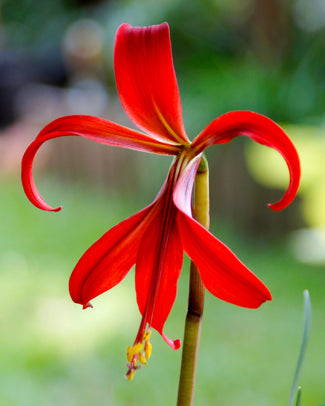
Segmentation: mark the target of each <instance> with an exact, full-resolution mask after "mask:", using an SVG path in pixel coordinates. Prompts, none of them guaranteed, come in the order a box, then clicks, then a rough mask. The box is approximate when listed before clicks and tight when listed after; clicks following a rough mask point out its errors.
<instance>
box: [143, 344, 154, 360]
mask: <svg viewBox="0 0 325 406" xmlns="http://www.w3.org/2000/svg"><path fill="white" fill-rule="evenodd" d="M151 352H152V345H151V343H149V342H146V345H145V347H144V353H145V356H146V358H147V359H149V358H150V357H151Z"/></svg>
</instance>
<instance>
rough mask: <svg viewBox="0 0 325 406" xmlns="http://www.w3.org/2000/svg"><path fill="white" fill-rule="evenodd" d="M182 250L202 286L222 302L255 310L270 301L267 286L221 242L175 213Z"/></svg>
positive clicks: (197, 224) (199, 226)
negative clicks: (198, 274) (189, 259)
mask: <svg viewBox="0 0 325 406" xmlns="http://www.w3.org/2000/svg"><path fill="white" fill-rule="evenodd" d="M177 223H178V226H179V230H180V234H181V238H182V242H183V247H184V250H185V252H186V253H187V255H188V256H189V257H190V258H191V259H192V260H193V262H194V263H195V264H196V266H197V267H198V270H199V272H200V275H201V278H202V282H203V284H204V286H205V287H206V288H207V289H208V290H209V291H210V292H211V293H212V294H213V295H214V296H217V297H218V298H219V299H221V300H225V301H226V302H229V303H233V304H235V305H237V306H242V307H248V308H256V307H259V306H260V305H261V304H262V303H263V302H265V301H266V300H272V297H271V294H270V292H269V291H268V289H267V287H266V286H265V285H264V284H263V283H262V282H261V281H260V280H259V279H258V278H257V277H256V276H255V275H254V274H253V273H252V272H251V271H250V270H249V269H248V268H247V267H246V266H245V265H244V264H243V263H242V262H240V260H239V259H238V258H237V257H236V256H235V254H234V253H233V252H232V251H231V250H230V249H229V248H228V247H227V246H226V245H224V244H223V243H222V242H221V241H219V240H217V239H216V238H215V237H214V236H213V235H212V234H211V233H209V232H208V231H207V230H206V229H205V228H204V227H202V226H201V224H199V223H198V222H197V221H195V220H194V219H192V218H190V217H188V216H187V215H186V214H184V213H182V212H181V211H179V212H178V214H177Z"/></svg>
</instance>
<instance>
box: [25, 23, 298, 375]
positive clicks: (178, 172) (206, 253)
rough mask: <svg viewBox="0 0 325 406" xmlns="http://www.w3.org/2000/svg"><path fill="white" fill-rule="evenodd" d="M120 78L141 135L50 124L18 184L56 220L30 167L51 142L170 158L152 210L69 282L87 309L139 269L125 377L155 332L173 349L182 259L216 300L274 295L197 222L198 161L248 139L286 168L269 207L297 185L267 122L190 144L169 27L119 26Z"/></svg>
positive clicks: (278, 134) (93, 125)
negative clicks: (285, 182) (282, 189)
mask: <svg viewBox="0 0 325 406" xmlns="http://www.w3.org/2000/svg"><path fill="white" fill-rule="evenodd" d="M114 56H115V74H116V83H117V88H118V92H119V95H120V98H121V102H122V105H123V107H124V109H125V111H126V113H127V114H128V116H129V117H130V118H131V119H132V121H133V122H134V123H135V124H136V125H137V126H138V127H139V128H140V129H141V130H143V131H144V133H142V132H139V131H136V130H131V129H129V128H126V127H123V126H120V125H118V124H115V123H113V122H111V121H107V120H103V119H100V118H96V117H91V116H68V117H62V118H59V119H57V120H55V121H53V122H52V123H50V124H49V125H47V126H46V127H45V128H44V129H43V130H42V131H41V132H40V133H39V135H38V136H37V138H36V139H35V140H34V142H32V144H31V145H30V146H29V147H28V149H27V151H26V153H25V155H24V157H23V161H22V182H23V186H24V189H25V193H26V195H27V196H28V198H29V200H30V201H31V202H32V203H33V204H34V205H35V206H36V207H39V208H41V209H43V210H52V211H57V210H60V208H57V209H54V208H52V207H50V206H48V205H47V204H46V203H45V202H44V201H43V199H42V198H41V196H40V195H39V193H38V191H37V189H36V187H35V184H34V182H33V177H32V164H33V160H34V156H35V154H36V152H37V150H38V149H39V147H40V146H41V145H42V144H43V143H44V142H45V141H47V140H49V139H52V138H55V137H62V136H68V135H74V136H81V137H85V138H88V139H91V140H93V141H96V142H99V143H103V144H108V145H113V146H118V147H125V148H131V149H137V150H141V151H146V152H152V153H157V154H167V155H174V156H175V160H174V163H173V164H172V166H171V169H170V171H169V174H168V177H167V180H166V182H165V184H164V186H163V187H162V189H161V191H160V193H159V194H158V196H157V198H156V199H155V201H154V202H153V203H152V204H151V205H150V206H148V207H146V208H145V209H143V210H142V211H140V212H138V213H136V214H134V215H133V216H131V217H130V218H128V219H126V220H124V221H122V222H121V223H120V224H118V225H116V226H115V227H113V228H112V229H111V230H109V231H108V232H107V233H106V234H104V235H103V236H102V237H101V238H100V239H99V240H98V241H97V242H96V243H95V244H94V245H92V246H91V247H90V248H89V249H88V250H87V251H86V252H85V254H84V255H83V256H82V257H81V259H80V260H79V262H78V263H77V265H76V267H75V269H74V271H73V272H72V275H71V278H70V294H71V297H72V299H73V300H74V301H75V302H76V303H80V304H82V305H83V307H84V308H86V307H88V306H90V300H91V299H93V298H94V297H96V296H98V295H100V294H101V293H103V292H105V291H107V290H109V289H111V288H112V287H113V286H115V285H117V284H118V283H119V282H120V281H121V280H122V279H123V278H124V277H125V275H126V274H127V273H128V272H129V270H130V269H131V268H132V266H133V265H134V264H136V271H135V284H136V293H137V302H138V306H139V309H140V312H141V314H142V321H141V324H140V328H139V331H138V334H137V336H136V339H135V341H134V344H133V346H132V347H129V348H128V352H127V357H128V361H129V364H128V366H129V372H128V375H129V377H132V376H133V373H134V371H135V369H137V361H138V360H140V361H142V362H143V363H146V358H148V357H149V356H150V352H151V344H150V342H149V337H150V329H151V327H153V328H155V329H156V330H157V331H158V332H159V333H160V334H161V335H162V337H163V338H164V340H165V341H166V342H167V343H168V344H169V345H170V346H171V347H172V348H174V349H177V348H179V346H180V341H179V340H175V341H172V340H171V339H169V338H168V337H166V336H165V334H164V333H163V327H164V324H165V321H166V319H167V317H168V314H169V312H170V310H171V308H172V306H173V303H174V300H175V297H176V290H177V281H178V277H179V274H180V272H181V268H182V260H183V251H185V252H186V254H187V255H188V256H189V257H190V258H191V259H192V260H193V261H194V263H195V264H196V265H197V267H198V269H199V272H200V275H201V278H202V281H203V283H204V286H205V287H206V288H207V289H208V290H209V291H210V292H211V293H212V294H213V295H215V296H217V297H218V298H220V299H222V300H225V301H227V302H230V303H233V304H236V305H238V306H243V307H248V308H256V307H258V306H260V305H261V304H262V303H263V302H265V301H266V300H271V294H270V292H269V291H268V289H267V288H266V287H265V286H264V285H263V283H262V282H261V281H260V280H259V279H258V278H257V277H256V276H255V275H254V274H253V273H252V272H251V271H250V270H249V269H247V268H246V266H245V265H243V264H242V263H241V262H240V261H239V259H238V258H237V257H236V256H235V255H234V254H233V253H232V252H231V251H230V250H229V248H227V247H226V246H225V245H224V244H223V243H222V242H220V241H219V240H217V239H216V238H215V237H214V236H213V235H212V234H210V233H209V232H208V231H207V230H206V229H205V228H203V227H202V226H201V225H200V224H199V223H198V222H197V221H196V220H195V219H193V217H192V211H191V198H192V188H193V183H194V178H195V175H196V171H197V167H198V164H199V162H200V158H201V154H202V152H203V151H204V150H205V149H206V148H207V147H209V146H211V145H213V144H221V143H226V142H229V141H231V140H232V139H233V138H235V137H237V136H240V135H244V136H247V137H250V138H252V139H253V140H255V141H256V142H258V143H260V144H262V145H266V146H268V147H272V148H275V149H276V150H278V151H279V152H280V154H281V155H282V156H283V158H284V159H285V161H286V163H287V166H288V169H289V172H290V182H289V187H288V190H287V191H286V193H285V194H284V196H283V197H282V199H281V200H280V201H279V202H277V203H273V204H270V205H269V207H270V208H272V209H273V210H281V209H283V208H284V207H286V206H287V205H288V204H289V203H291V202H292V200H293V199H294V197H295V195H296V192H297V189H298V185H299V180H300V164H299V158H298V155H297V152H296V150H295V148H294V146H293V144H292V142H291V141H290V139H289V138H288V137H287V135H286V134H285V133H284V132H283V131H282V129H281V128H280V127H279V126H278V125H277V124H275V123H274V122H273V121H271V120H270V119H268V118H266V117H264V116H262V115H259V114H256V113H252V112H247V111H237V112H231V113H227V114H224V115H222V116H220V117H218V118H217V119H215V120H214V121H212V122H211V123H210V124H209V125H208V126H207V127H206V128H205V129H204V130H203V131H202V132H201V133H200V134H199V135H198V136H197V137H196V138H195V139H194V141H193V142H192V143H191V142H190V141H189V139H188V138H187V135H186V133H185V130H184V126H183V120H182V111H181V102H180V96H179V91H178V85H177V81H176V75H175V71H174V66H173V60H172V52H171V44H170V36H169V27H168V24H167V23H163V24H161V25H157V26H151V27H144V28H138V27H137V28H133V27H131V26H129V25H126V24H124V25H122V26H121V27H120V28H119V29H118V32H117V35H116V44H115V55H114Z"/></svg>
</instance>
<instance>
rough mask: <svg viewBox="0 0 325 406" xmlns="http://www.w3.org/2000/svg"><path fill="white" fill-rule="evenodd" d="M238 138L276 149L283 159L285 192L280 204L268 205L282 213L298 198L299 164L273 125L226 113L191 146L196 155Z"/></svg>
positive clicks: (250, 116)
mask: <svg viewBox="0 0 325 406" xmlns="http://www.w3.org/2000/svg"><path fill="white" fill-rule="evenodd" d="M240 135H244V136H247V137H250V138H252V139H253V140H254V141H256V142H258V143H259V144H262V145H266V146H268V147H271V148H274V149H276V150H277V151H278V152H280V154H281V155H282V156H283V158H284V159H285V161H286V164H287V166H288V169H289V174H290V181H289V186H288V189H287V191H286V193H285V194H284V196H283V197H282V199H281V200H279V201H278V202H276V203H272V204H269V205H268V206H269V207H270V208H271V209H273V210H281V209H284V208H285V207H286V206H288V205H289V204H290V203H291V202H292V201H293V199H294V198H295V196H296V194H297V190H298V187H299V182H300V173H301V171H300V162H299V157H298V154H297V151H296V149H295V147H294V145H293V143H292V142H291V140H290V138H289V137H288V136H287V135H286V133H285V132H284V131H283V130H282V129H281V127H279V126H278V125H277V124H276V123H275V122H274V121H272V120H270V119H269V118H267V117H265V116H262V115H261V114H257V113H252V112H250V111H233V112H230V113H226V114H223V115H222V116H220V117H218V118H216V119H215V120H214V121H212V122H211V123H210V124H209V125H208V126H207V127H206V128H205V129H204V130H203V131H202V132H201V133H200V134H199V135H198V136H197V137H196V138H195V139H194V141H193V143H192V146H193V148H195V149H196V150H197V151H198V152H202V151H203V150H204V149H205V148H207V147H209V146H210V145H213V144H222V143H226V142H229V141H231V140H232V139H233V138H235V137H238V136H240Z"/></svg>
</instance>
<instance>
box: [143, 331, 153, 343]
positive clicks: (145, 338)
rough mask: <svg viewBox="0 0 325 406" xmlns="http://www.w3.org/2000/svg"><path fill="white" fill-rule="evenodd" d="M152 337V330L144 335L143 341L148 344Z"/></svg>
mask: <svg viewBox="0 0 325 406" xmlns="http://www.w3.org/2000/svg"><path fill="white" fill-rule="evenodd" d="M150 336H151V330H149V331H146V332H145V333H144V336H143V340H144V341H146V342H147V341H149V339H150Z"/></svg>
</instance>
